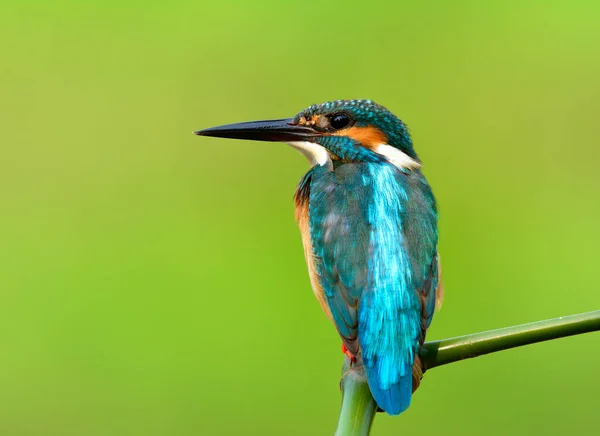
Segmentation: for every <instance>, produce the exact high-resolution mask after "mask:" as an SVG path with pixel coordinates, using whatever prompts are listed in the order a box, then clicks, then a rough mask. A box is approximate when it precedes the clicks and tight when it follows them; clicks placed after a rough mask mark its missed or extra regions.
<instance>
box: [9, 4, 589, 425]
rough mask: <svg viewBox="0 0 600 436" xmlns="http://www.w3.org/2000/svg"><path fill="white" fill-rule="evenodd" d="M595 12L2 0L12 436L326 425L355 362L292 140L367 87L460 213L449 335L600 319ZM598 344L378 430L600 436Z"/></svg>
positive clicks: (431, 376) (506, 371)
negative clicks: (296, 207) (597, 312)
mask: <svg viewBox="0 0 600 436" xmlns="http://www.w3.org/2000/svg"><path fill="white" fill-rule="evenodd" d="M599 21H600V5H599V4H598V2H594V1H587V2H586V1H580V2H571V1H561V2H558V1H546V2H538V1H519V2H517V1H514V2H513V1H502V2H485V3H484V2H479V1H461V2H441V1H440V2H434V1H431V2H430V1H428V2H391V1H390V2H379V1H368V2H365V1H360V2H356V1H344V2H339V3H337V2H325V1H304V2H275V1H253V2H242V1H238V2H234V1H219V2H209V1H193V2H192V1H189V2H186V1H170V2H166V1H152V0H147V1H102V2H100V1H89V2H81V1H74V0H73V1H52V2H49V1H45V2H44V1H26V0H22V1H13V2H7V1H4V2H3V3H2V4H1V6H0V53H1V58H0V84H1V86H0V117H1V120H2V121H0V125H1V126H2V128H1V131H0V144H1V153H0V298H1V300H0V331H1V332H2V333H1V336H0V434H2V435H8V436H13V435H14V436H21V435H23V436H24V435H86V436H87V435H90V436H95V435H149V436H151V435H225V434H252V435H282V434H286V435H287V434H290V435H305V434H310V435H328V434H332V433H333V430H334V428H335V424H336V422H337V415H338V408H339V402H340V393H339V387H338V382H339V377H340V367H341V361H342V355H341V353H340V340H339V338H338V337H337V335H336V333H335V330H334V328H333V327H332V326H331V325H330V324H329V322H328V320H327V319H326V318H325V316H324V315H323V314H322V313H321V310H320V308H319V306H318V304H317V302H316V300H315V299H314V296H313V295H312V291H311V290H310V285H309V281H308V277H307V274H306V271H305V265H304V259H303V253H302V248H301V242H300V236H299V232H298V230H297V228H296V224H295V222H294V219H293V204H292V193H293V191H294V188H295V185H296V183H297V182H298V180H299V179H300V177H301V176H302V174H303V173H304V172H305V171H306V169H307V168H308V166H307V162H306V161H305V159H304V158H303V157H302V156H301V155H299V154H298V153H297V152H296V151H294V150H292V149H290V148H289V147H287V146H285V145H283V144H277V143H254V142H241V141H237V142H236V141H225V140H218V139H211V138H199V137H195V136H193V135H192V134H191V132H192V130H195V129H199V128H204V127H209V126H212V125H216V124H223V123H229V122H236V121H245V120H254V119H263V118H280V117H288V116H293V115H294V114H295V113H296V112H298V111H300V110H301V109H303V108H304V107H306V106H308V105H309V104H312V103H318V102H322V101H327V100H331V99H340V98H369V99H373V100H375V101H377V102H380V103H382V104H384V105H385V106H387V107H388V108H390V109H391V110H392V111H393V112H395V113H396V114H398V115H399V116H400V117H401V118H402V119H403V120H404V121H405V122H406V123H407V124H408V125H409V127H410V128H411V130H412V132H413V136H414V141H415V145H416V149H417V151H418V152H419V154H420V157H421V158H422V159H423V161H424V163H425V167H424V168H425V173H426V175H427V177H428V178H429V180H430V182H431V184H432V186H433V188H434V191H435V193H436V195H437V197H438V200H439V203H440V209H441V223H440V226H441V242H440V251H441V255H442V259H443V265H444V281H445V287H446V301H445V305H444V307H443V309H442V311H441V312H440V313H439V314H438V315H437V316H436V318H435V320H434V323H433V326H432V328H431V330H430V334H429V336H428V337H429V338H430V339H439V338H443V337H450V336H456V335H461V334H466V333H471V332H476V331H481V330H486V329H491V328H497V327H503V326H508V325H513V324H519V323H524V322H528V321H534V320H538V319H545V318H551V317H556V316H560V315H567V314H573V313H578V312H584V311H589V310H594V309H598V308H599V307H600V293H599V289H600V274H598V269H599V267H598V243H599V241H600V231H599V230H598V223H599V222H600V200H599V197H600V196H599V193H598V188H599V185H600V171H599V170H598V165H599V162H600V122H599V121H598V114H599V113H600V81H599V77H600V52H599V50H600V49H599V47H600V30H599V27H598V22H599ZM599 345H600V336H598V335H597V334H590V335H584V336H580V337H573V338H569V339H562V340H557V341H553V342H550V343H545V344H538V345H533V346H529V347H525V348H522V349H517V350H512V351H506V352H503V353H499V354H495V355H491V356H485V357H481V358H478V359H475V360H471V361H465V362H460V363H456V364H452V365H449V366H445V367H441V368H438V369H435V370H433V371H432V372H431V373H428V374H427V375H426V376H425V379H424V380H423V383H422V385H421V388H420V389H419V391H418V392H417V393H416V394H415V397H414V398H413V404H412V406H411V408H410V409H409V410H408V411H407V412H406V413H404V414H402V415H401V416H400V417H389V416H384V415H378V417H377V419H376V421H375V424H374V432H373V433H374V434H375V435H398V434H419V435H427V434H432V435H433V434H449V435H481V434H487V435H506V434H511V435H531V434H580V435H597V434H598V433H599V432H600V417H599V414H598V388H599V386H600V376H599V371H598V367H599V359H600V347H599Z"/></svg>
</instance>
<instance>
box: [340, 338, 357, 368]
mask: <svg viewBox="0 0 600 436" xmlns="http://www.w3.org/2000/svg"><path fill="white" fill-rule="evenodd" d="M342 353H344V354H345V355H346V356H348V359H350V365H353V364H355V363H356V356H355V355H354V354H352V353H351V352H350V350H348V349H347V348H346V345H345V344H344V343H342Z"/></svg>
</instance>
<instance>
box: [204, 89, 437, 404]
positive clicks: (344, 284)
mask: <svg viewBox="0 0 600 436" xmlns="http://www.w3.org/2000/svg"><path fill="white" fill-rule="evenodd" d="M194 133H195V134H197V135H201V136H213V137H220V138H234V139H248V140H255V141H276V142H284V143H287V144H289V145H291V146H292V147H293V148H295V149H297V150H298V151H300V152H301V153H302V154H303V155H304V156H306V157H307V158H308V160H309V162H310V165H311V168H310V170H309V171H308V172H307V173H306V174H305V175H304V177H302V179H301V180H300V182H299V184H298V187H297V189H296V192H295V195H294V202H295V206H296V213H295V216H296V221H297V223H298V226H299V228H300V232H301V235H302V243H303V246H304V255H305V258H306V264H307V266H308V273H309V277H310V282H311V285H312V288H313V291H314V293H315V295H316V297H317V300H318V301H319V303H320V305H321V308H322V309H323V311H324V312H325V314H326V315H327V317H328V318H329V319H330V320H331V321H332V322H333V324H334V325H335V327H336V329H337V331H338V333H339V335H340V337H341V339H342V351H343V352H344V353H345V354H346V355H347V356H348V357H349V358H350V359H351V362H356V360H357V359H358V358H360V359H361V360H362V363H363V366H364V372H365V375H366V378H367V383H368V385H369V389H370V391H371V393H372V395H373V398H374V399H375V401H376V403H377V405H378V406H379V407H380V408H381V409H382V410H384V411H385V412H387V413H388V414H390V415H397V414H399V413H401V412H402V411H404V410H406V409H407V408H408V406H409V405H410V401H411V397H412V394H413V392H414V390H416V388H417V387H418V386H419V384H420V380H421V377H422V367H421V363H420V360H419V351H420V349H421V347H422V346H423V343H424V341H425V334H426V331H427V329H428V327H429V325H430V324H431V321H432V318H433V314H434V312H435V309H436V308H437V307H439V306H440V305H441V301H442V299H443V288H442V286H441V269H440V262H439V255H438V251H437V244H438V228H437V221H438V211H437V205H436V200H435V198H434V195H433V193H432V190H431V188H430V186H429V184H428V182H427V180H426V179H425V176H424V175H423V173H422V172H421V160H420V159H419V157H418V156H417V153H416V152H415V150H414V148H413V143H412V139H411V136H410V134H409V131H408V128H407V127H406V125H405V124H404V123H403V122H402V121H401V120H400V119H399V118H397V117H396V116H395V115H394V114H392V113H391V112H390V111H389V110H387V109H386V108H385V107H383V106H381V105H379V104H377V103H375V102H373V101H371V100H336V101H330V102H326V103H322V104H316V105H312V106H309V107H308V108H306V109H304V110H303V111H301V112H300V113H299V114H297V115H296V116H295V117H293V118H285V119H277V120H267V121H252V122H243V123H237V124H228V125H223V126H218V127H212V128H208V129H204V130H199V131H196V132H194Z"/></svg>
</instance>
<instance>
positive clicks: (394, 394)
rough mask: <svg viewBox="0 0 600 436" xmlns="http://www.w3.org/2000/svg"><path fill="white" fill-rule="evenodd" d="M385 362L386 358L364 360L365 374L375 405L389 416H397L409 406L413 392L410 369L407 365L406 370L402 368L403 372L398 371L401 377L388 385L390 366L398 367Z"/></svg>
mask: <svg viewBox="0 0 600 436" xmlns="http://www.w3.org/2000/svg"><path fill="white" fill-rule="evenodd" d="M387 360H388V358H387V357H382V358H379V359H372V360H371V359H369V360H365V361H364V362H363V363H364V367H365V374H366V375H367V382H368V383H369V389H370V390H371V394H372V395H373V398H374V399H375V402H376V403H377V405H378V406H379V407H380V408H381V409H383V410H384V411H386V412H387V413H388V414H390V415H398V414H399V413H401V412H403V411H404V410H406V409H407V408H408V406H410V399H411V397H412V391H413V389H412V388H413V376H412V368H411V367H410V366H408V365H407V368H403V369H404V371H400V373H401V374H402V375H400V376H399V377H398V380H397V381H395V382H392V383H389V381H388V380H389V373H390V370H391V366H392V365H398V362H397V361H396V362H392V361H390V362H388V361H387ZM389 360H392V359H389ZM396 371H397V368H396Z"/></svg>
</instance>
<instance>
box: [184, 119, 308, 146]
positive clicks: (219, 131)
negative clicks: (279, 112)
mask: <svg viewBox="0 0 600 436" xmlns="http://www.w3.org/2000/svg"><path fill="white" fill-rule="evenodd" d="M292 121H293V119H292V118H285V119H282V120H266V121H250V122H246V123H236V124H226V125H224V126H218V127H210V128H208V129H204V130H198V131H196V132H194V134H195V135H200V136H214V137H217V138H232V139H250V140H253V141H279V142H295V141H310V140H311V139H312V138H314V137H315V136H317V135H318V132H317V131H315V130H314V129H312V128H311V127H308V126H302V125H299V124H293V123H292Z"/></svg>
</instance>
